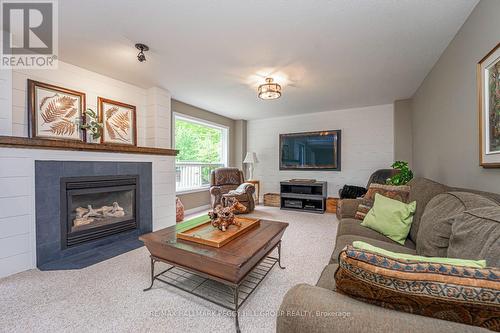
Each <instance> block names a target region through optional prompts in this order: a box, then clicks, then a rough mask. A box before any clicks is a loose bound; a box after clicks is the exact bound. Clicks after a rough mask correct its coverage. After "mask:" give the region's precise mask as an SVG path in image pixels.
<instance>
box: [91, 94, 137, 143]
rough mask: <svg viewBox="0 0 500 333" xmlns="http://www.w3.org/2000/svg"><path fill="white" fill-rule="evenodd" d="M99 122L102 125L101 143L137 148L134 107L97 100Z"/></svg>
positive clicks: (102, 99)
mask: <svg viewBox="0 0 500 333" xmlns="http://www.w3.org/2000/svg"><path fill="white" fill-rule="evenodd" d="M97 109H98V113H99V122H100V123H102V126H103V128H102V135H101V143H104V144H111V145H125V146H137V119H136V107H135V106H134V105H130V104H126V103H122V102H118V101H114V100H111V99H107V98H104V97H98V98H97Z"/></svg>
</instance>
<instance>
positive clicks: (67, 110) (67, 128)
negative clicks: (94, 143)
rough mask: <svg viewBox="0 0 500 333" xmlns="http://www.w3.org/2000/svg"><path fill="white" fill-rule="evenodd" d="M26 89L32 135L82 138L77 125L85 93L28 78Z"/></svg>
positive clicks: (53, 137) (80, 116)
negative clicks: (27, 91) (28, 95)
mask: <svg viewBox="0 0 500 333" xmlns="http://www.w3.org/2000/svg"><path fill="white" fill-rule="evenodd" d="M28 90H29V93H30V105H29V112H30V117H31V118H30V119H32V129H31V131H32V132H31V133H32V136H34V137H39V138H45V139H68V140H84V137H83V133H82V131H81V130H80V126H81V125H82V124H81V121H82V110H83V109H84V102H85V94H83V93H80V92H78V91H74V90H69V89H65V88H61V87H57V86H53V85H49V84H46V83H42V82H36V81H31V80H29V81H28Z"/></svg>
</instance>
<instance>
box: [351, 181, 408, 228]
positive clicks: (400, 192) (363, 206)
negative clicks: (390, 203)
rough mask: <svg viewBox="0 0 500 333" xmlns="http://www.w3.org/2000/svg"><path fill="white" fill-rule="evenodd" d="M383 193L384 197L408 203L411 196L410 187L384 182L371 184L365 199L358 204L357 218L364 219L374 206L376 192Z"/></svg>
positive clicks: (355, 216)
mask: <svg viewBox="0 0 500 333" xmlns="http://www.w3.org/2000/svg"><path fill="white" fill-rule="evenodd" d="M376 193H378V194H381V195H383V196H384V197H387V198H391V199H394V200H398V201H401V202H404V203H408V201H409V198H410V187H409V186H406V185H403V186H394V185H384V184H370V187H369V188H368V192H366V194H365V196H364V197H363V200H362V201H361V203H360V204H359V206H358V209H357V211H356V214H355V215H354V218H355V219H358V220H363V219H364V218H365V216H366V214H367V213H368V211H369V210H370V209H371V208H372V207H373V201H374V200H375V194H376Z"/></svg>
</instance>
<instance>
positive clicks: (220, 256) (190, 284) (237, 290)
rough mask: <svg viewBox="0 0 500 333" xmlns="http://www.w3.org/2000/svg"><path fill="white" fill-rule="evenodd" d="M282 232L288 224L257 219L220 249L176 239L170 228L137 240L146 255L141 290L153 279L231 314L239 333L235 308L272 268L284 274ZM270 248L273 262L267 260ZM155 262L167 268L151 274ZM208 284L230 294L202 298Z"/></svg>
mask: <svg viewBox="0 0 500 333" xmlns="http://www.w3.org/2000/svg"><path fill="white" fill-rule="evenodd" d="M287 227H288V223H284V222H278V221H268V220H261V221H260V225H259V226H258V227H256V228H254V229H252V230H250V231H248V232H246V233H245V234H243V235H241V236H239V237H238V238H236V239H234V240H232V241H231V242H229V243H228V244H226V245H224V246H223V247H220V248H215V247H210V246H206V245H202V244H197V243H193V242H189V241H184V240H182V239H177V237H176V233H177V232H176V227H175V226H172V227H168V228H165V229H161V230H158V231H155V232H152V233H149V234H146V235H142V236H140V237H139V239H140V240H141V241H143V242H144V244H145V245H146V247H147V249H148V250H149V252H150V253H151V256H150V258H151V285H150V286H149V287H148V288H146V289H144V291H147V290H150V289H151V288H152V287H153V283H154V281H155V280H158V281H161V282H164V283H167V284H169V285H171V286H174V287H177V288H179V289H182V290H184V291H187V292H189V293H192V294H195V295H197V296H199V297H201V298H203V299H205V300H208V301H210V302H212V303H215V304H218V305H220V306H222V307H224V308H226V309H229V310H232V311H235V324H236V331H237V332H240V327H239V321H238V309H239V308H240V307H241V305H242V304H243V302H245V300H246V299H247V298H248V296H249V295H250V294H251V293H252V292H253V291H254V290H255V289H256V288H257V286H258V285H259V284H260V282H261V281H262V280H263V279H264V278H265V276H266V275H267V273H269V271H270V270H271V269H272V268H273V267H274V265H275V264H276V263H278V266H279V267H280V268H281V269H284V267H283V266H281V237H282V236H283V233H284V232H285V229H286V228H287ZM276 248H277V250H278V257H272V256H270V253H271V252H272V251H273V250H274V249H276ZM156 262H164V263H167V264H169V265H171V267H169V268H168V269H166V270H164V271H162V272H161V273H158V274H155V263H156ZM190 279H192V281H191V280H190ZM213 281H216V282H218V283H219V284H222V285H223V286H226V287H225V288H229V289H230V291H231V292H230V293H228V292H227V291H225V290H223V289H220V290H221V294H220V295H221V297H209V296H207V295H206V294H205V293H204V292H203V291H204V289H203V288H210V290H214V286H213ZM224 293H226V294H227V295H226V294H224ZM211 294H212V295H213V294H217V292H215V293H214V292H212V293H211ZM229 294H231V295H229ZM226 296H230V297H226ZM228 299H230V301H227V300H228Z"/></svg>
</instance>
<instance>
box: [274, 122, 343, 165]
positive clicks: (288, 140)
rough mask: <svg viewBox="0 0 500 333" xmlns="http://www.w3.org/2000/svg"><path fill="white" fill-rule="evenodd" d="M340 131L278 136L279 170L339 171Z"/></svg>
mask: <svg viewBox="0 0 500 333" xmlns="http://www.w3.org/2000/svg"><path fill="white" fill-rule="evenodd" d="M340 138H341V131H340V130H335V131H318V132H307V133H291V134H280V170H336V171H340Z"/></svg>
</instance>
